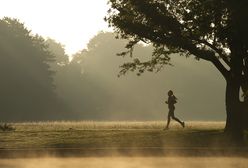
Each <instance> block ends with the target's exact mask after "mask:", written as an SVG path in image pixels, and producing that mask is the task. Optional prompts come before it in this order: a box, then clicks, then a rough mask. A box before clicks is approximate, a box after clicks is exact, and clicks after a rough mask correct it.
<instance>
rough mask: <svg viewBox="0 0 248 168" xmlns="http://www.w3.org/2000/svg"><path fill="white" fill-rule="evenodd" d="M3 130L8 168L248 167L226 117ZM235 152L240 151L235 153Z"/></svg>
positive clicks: (1, 156) (3, 160)
mask: <svg viewBox="0 0 248 168" xmlns="http://www.w3.org/2000/svg"><path fill="white" fill-rule="evenodd" d="M11 126H12V127H14V128H15V130H14V131H6V132H4V131H1V132H0V167H1V168H2V167H3V168H33V167H36V168H51V167H52V168H66V167H73V168H79V167H87V168H116V167H118V168H130V167H132V168H139V167H143V168H162V167H171V168H198V167H203V168H205V167H211V168H217V167H219V166H222V167H226V168H232V167H235V168H236V167H237V168H243V167H245V166H246V165H247V164H248V159H246V157H247V151H248V150H247V145H245V146H243V147H242V148H240V147H237V146H232V145H230V144H229V143H227V141H226V137H225V136H224V134H223V128H224V122H200V121H199V122H187V125H186V127H185V128H181V127H180V126H179V125H178V124H177V123H175V122H172V124H171V128H170V130H166V131H164V130H163V128H164V126H165V122H162V121H149V122H148V121H147V122H136V121H134V122H123V121H122V122H93V121H82V122H68V121H66V122H27V123H11ZM233 152H234V153H233Z"/></svg>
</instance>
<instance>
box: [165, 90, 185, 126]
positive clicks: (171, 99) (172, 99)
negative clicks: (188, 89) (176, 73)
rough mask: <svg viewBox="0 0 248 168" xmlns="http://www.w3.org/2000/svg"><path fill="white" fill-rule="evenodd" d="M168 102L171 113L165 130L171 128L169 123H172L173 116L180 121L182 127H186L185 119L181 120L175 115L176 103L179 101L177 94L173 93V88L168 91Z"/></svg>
mask: <svg viewBox="0 0 248 168" xmlns="http://www.w3.org/2000/svg"><path fill="white" fill-rule="evenodd" d="M165 103H166V104H168V108H169V113H168V119H167V125H166V127H165V128H164V130H166V129H169V125H170V120H171V118H172V119H173V120H175V121H177V122H179V123H180V124H181V125H182V127H183V128H184V127H185V123H184V122H183V121H180V120H179V119H178V118H176V117H175V114H174V111H175V104H176V103H177V98H176V96H175V95H174V94H173V91H172V90H169V91H168V100H167V101H165Z"/></svg>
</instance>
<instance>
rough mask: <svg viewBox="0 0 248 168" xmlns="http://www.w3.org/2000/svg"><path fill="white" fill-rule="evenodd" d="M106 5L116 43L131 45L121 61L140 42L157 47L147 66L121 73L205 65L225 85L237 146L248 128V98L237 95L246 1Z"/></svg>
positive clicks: (246, 54)
mask: <svg viewBox="0 0 248 168" xmlns="http://www.w3.org/2000/svg"><path fill="white" fill-rule="evenodd" d="M109 4H110V9H109V11H108V15H107V16H106V18H105V20H106V21H107V22H108V23H109V26H111V27H113V28H114V30H115V32H116V33H117V35H118V37H119V38H124V39H128V40H129V43H128V44H127V46H126V47H127V49H129V50H128V51H127V52H123V53H121V54H120V55H123V56H124V55H127V54H130V53H132V49H133V46H134V45H135V44H137V43H138V42H140V41H142V42H144V43H148V44H149V43H152V44H153V46H154V47H155V49H154V52H153V54H152V57H151V59H150V60H149V61H146V62H141V61H140V60H138V59H135V60H134V61H133V62H131V63H126V64H124V65H123V66H122V71H121V73H122V74H125V73H126V72H127V71H128V70H138V72H139V73H143V72H144V71H145V70H148V71H153V70H159V69H160V68H161V67H162V66H164V65H167V64H170V56H172V55H176V54H180V55H184V56H190V55H194V56H195V57H196V59H203V60H206V61H209V62H210V63H212V64H213V65H214V66H215V67H216V68H217V69H218V70H219V72H220V73H221V74H222V76H223V77H224V78H225V80H226V114H227V119H226V127H225V132H226V133H228V134H229V135H231V137H233V138H235V139H236V140H241V139H242V137H243V131H244V130H245V129H247V127H248V126H247V125H248V124H247V123H248V96H247V95H246V94H244V100H241V98H240V91H242V92H243V93H247V90H248V59H247V58H248V31H247V30H248V24H247V23H246V22H247V17H248V12H247V5H248V1H245V0H239V1H234V0H208V1H202V0H191V1H188V0H141V1H137V0H109ZM131 55H132V54H131ZM214 94H215V93H213V96H214ZM206 103H207V102H206ZM192 105H193V104H192Z"/></svg>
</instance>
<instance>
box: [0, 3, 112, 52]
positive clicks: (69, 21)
mask: <svg viewBox="0 0 248 168" xmlns="http://www.w3.org/2000/svg"><path fill="white" fill-rule="evenodd" d="M106 13H107V0H21V1H20V0H3V1H1V7H0V18H2V17H4V16H7V17H12V18H18V19H19V20H20V21H21V22H24V23H25V26H26V27H27V28H28V29H30V30H32V32H33V33H38V34H39V35H41V36H43V37H45V38H46V37H50V38H52V39H55V40H56V41H58V42H60V43H62V44H64V45H65V49H66V53H67V54H73V53H76V52H78V51H79V50H81V49H83V48H85V47H86V45H87V43H88V41H89V39H90V38H92V37H93V36H94V35H96V34H97V33H98V32H99V31H101V30H108V26H107V23H105V22H104V20H103V18H104V16H105V15H106Z"/></svg>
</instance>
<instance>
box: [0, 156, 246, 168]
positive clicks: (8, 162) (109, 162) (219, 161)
mask: <svg viewBox="0 0 248 168" xmlns="http://www.w3.org/2000/svg"><path fill="white" fill-rule="evenodd" d="M247 164H248V160H247V159H245V158H235V157H232V158H229V157H197V158H195V157H186V158H185V157H184V158H182V157H156V158H155V157H98V158H94V157H90V158H53V157H52V158H49V157H48V158H39V159H0V167H5V168H33V167H35V168H51V167H52V168H65V167H73V168H82V167H87V168H100V167H101V168H116V167H118V168H130V167H142V168H162V167H170V168H199V167H201V168H208V167H211V168H219V167H225V168H233V167H236V168H244V167H245V166H244V165H247Z"/></svg>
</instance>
